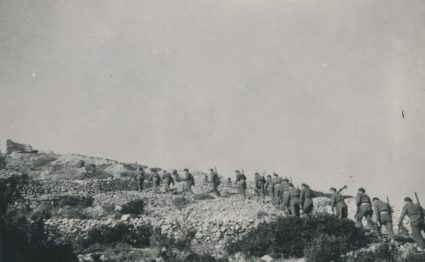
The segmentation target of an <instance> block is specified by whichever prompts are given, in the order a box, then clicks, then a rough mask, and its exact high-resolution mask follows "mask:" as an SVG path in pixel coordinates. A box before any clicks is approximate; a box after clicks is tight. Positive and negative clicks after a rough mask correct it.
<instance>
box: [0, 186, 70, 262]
mask: <svg viewBox="0 0 425 262" xmlns="http://www.w3.org/2000/svg"><path fill="white" fill-rule="evenodd" d="M1 193H3V192H1ZM10 203H11V202H8V204H10ZM48 216H49V212H48V210H44V209H40V210H35V211H33V210H31V209H30V208H29V207H28V206H27V205H17V206H15V207H14V208H13V209H12V210H11V211H10V212H8V213H7V214H5V215H3V216H0V261H18V262H19V261H47V262H50V261H52V262H53V261H63V262H65V261H76V257H75V255H74V254H73V253H72V246H71V244H70V243H65V242H54V241H52V240H49V239H48V237H47V234H46V233H45V227H44V223H43V219H44V218H46V217H48Z"/></svg>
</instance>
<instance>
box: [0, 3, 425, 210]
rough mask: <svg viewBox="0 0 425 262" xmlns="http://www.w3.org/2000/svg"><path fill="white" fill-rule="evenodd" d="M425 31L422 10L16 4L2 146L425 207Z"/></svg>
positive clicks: (6, 18) (0, 7) (3, 56)
mask: <svg viewBox="0 0 425 262" xmlns="http://www.w3.org/2000/svg"><path fill="white" fill-rule="evenodd" d="M424 24H425V3H424V2H423V1H421V0H413V1H408V2H405V1H394V0H388V1H365V0H344V1H341V0H326V1H324V0H290V1H288V0H261V1H260V0H244V1H238V0H234V1H220V0H219V1H217V0H186V1H182V0H176V1H165V0H157V1H140V0H127V1H113V0H102V1H100V0H92V1H85V0H75V1H53V0H42V1H33V0H2V1H0V123H1V127H0V141H3V142H1V143H2V145H1V147H0V148H1V149H2V151H3V152H4V150H5V142H6V139H8V138H10V139H13V140H16V141H18V142H22V143H28V144H31V145H33V146H34V147H35V148H37V149H42V150H52V151H54V152H58V153H80V154H85V155H93V156H100V157H106V158H111V159H117V160H121V161H128V162H132V161H138V162H140V163H144V164H147V165H149V166H160V167H164V168H178V169H181V168H185V167H188V168H191V169H196V170H201V171H207V170H208V169H209V168H210V167H213V166H216V167H217V170H218V171H219V173H220V174H222V175H224V176H230V177H232V178H233V177H234V170H235V169H244V171H245V173H246V174H247V175H248V176H249V177H251V178H252V177H253V173H254V172H256V171H258V172H260V173H262V172H263V171H265V172H266V173H267V174H269V173H271V172H277V173H279V174H280V175H281V176H286V177H292V179H293V181H294V182H295V183H296V184H301V183H303V182H306V183H308V184H310V185H311V187H312V188H313V189H318V190H322V191H327V190H328V188H329V187H331V186H335V187H341V186H343V185H344V184H347V185H348V191H347V193H351V194H354V193H355V192H356V190H357V188H358V187H360V186H363V187H365V188H366V191H367V192H368V193H370V195H371V196H378V197H381V198H384V197H385V196H387V195H388V196H390V199H392V201H393V202H399V201H401V198H402V197H404V196H407V195H408V196H413V192H414V191H417V192H418V193H419V195H420V196H422V198H423V200H422V201H424V202H425V176H424V173H425V103H424V102H425V27H424ZM402 111H403V113H404V116H405V117H404V118H403V117H402Z"/></svg>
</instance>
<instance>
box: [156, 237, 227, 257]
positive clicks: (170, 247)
mask: <svg viewBox="0 0 425 262" xmlns="http://www.w3.org/2000/svg"><path fill="white" fill-rule="evenodd" d="M154 236H155V241H156V242H157V245H158V249H159V256H160V257H161V258H162V259H163V260H164V261H175V262H204V261H206V262H216V261H219V262H226V261H228V260H227V259H216V258H214V257H213V256H211V255H208V254H197V253H195V252H194V251H193V250H192V240H193V238H194V236H195V232H193V231H191V232H187V233H186V234H185V236H184V238H183V239H174V238H169V237H167V236H166V235H162V234H161V232H160V230H156V231H155V234H154Z"/></svg>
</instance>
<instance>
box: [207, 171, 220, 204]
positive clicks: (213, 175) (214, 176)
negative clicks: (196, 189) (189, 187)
mask: <svg viewBox="0 0 425 262" xmlns="http://www.w3.org/2000/svg"><path fill="white" fill-rule="evenodd" d="M210 175H211V182H212V186H213V193H214V194H215V195H216V196H218V197H219V196H220V192H219V191H218V186H219V185H220V184H221V181H220V178H219V177H218V174H217V173H216V172H215V171H214V170H213V169H212V168H211V169H210Z"/></svg>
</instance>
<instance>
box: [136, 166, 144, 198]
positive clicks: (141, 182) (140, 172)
mask: <svg viewBox="0 0 425 262" xmlns="http://www.w3.org/2000/svg"><path fill="white" fill-rule="evenodd" d="M145 178H146V176H145V170H144V168H143V166H140V167H139V166H138V165H137V162H136V175H135V180H136V181H138V182H139V191H140V192H142V191H143V189H144V187H145Z"/></svg>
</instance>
